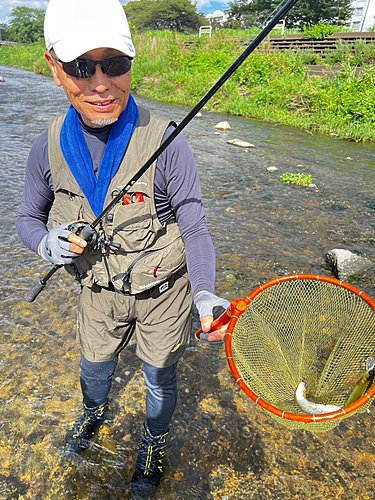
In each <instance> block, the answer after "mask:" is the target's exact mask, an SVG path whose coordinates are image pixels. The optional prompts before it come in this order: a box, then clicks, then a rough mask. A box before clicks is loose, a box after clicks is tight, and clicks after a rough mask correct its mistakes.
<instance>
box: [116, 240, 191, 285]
mask: <svg viewBox="0 0 375 500" xmlns="http://www.w3.org/2000/svg"><path fill="white" fill-rule="evenodd" d="M184 265H185V249H184V244H183V242H182V239H181V238H178V239H177V240H175V241H173V242H172V243H171V244H170V245H167V246H166V247H163V248H160V249H158V250H150V251H146V252H144V253H143V254H140V255H139V256H138V257H137V258H136V259H135V260H134V261H133V262H132V263H131V265H130V266H129V268H128V269H127V270H126V271H125V272H124V273H121V274H119V275H117V276H115V277H114V279H113V281H114V285H115V287H116V288H118V285H116V281H118V280H120V279H121V280H122V283H123V286H122V291H124V292H125V293H131V294H137V293H141V292H144V291H145V290H149V289H150V288H153V287H154V286H156V285H159V284H160V283H162V282H163V281H165V280H167V279H168V278H169V277H170V276H172V275H173V274H174V273H176V272H177V271H178V270H179V269H181V267H183V266H184Z"/></svg>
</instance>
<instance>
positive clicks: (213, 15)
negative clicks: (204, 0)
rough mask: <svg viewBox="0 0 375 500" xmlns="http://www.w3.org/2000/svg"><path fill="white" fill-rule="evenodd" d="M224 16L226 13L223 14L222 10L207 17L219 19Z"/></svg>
mask: <svg viewBox="0 0 375 500" xmlns="http://www.w3.org/2000/svg"><path fill="white" fill-rule="evenodd" d="M223 15H224V12H222V11H221V10H215V12H214V13H213V14H207V16H206V17H219V16H223Z"/></svg>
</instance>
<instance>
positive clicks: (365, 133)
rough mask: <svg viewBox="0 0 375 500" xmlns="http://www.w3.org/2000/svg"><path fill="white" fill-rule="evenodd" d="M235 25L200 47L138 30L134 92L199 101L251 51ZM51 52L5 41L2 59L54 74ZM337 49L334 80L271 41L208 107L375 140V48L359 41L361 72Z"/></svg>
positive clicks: (305, 57) (308, 58)
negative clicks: (309, 71)
mask: <svg viewBox="0 0 375 500" xmlns="http://www.w3.org/2000/svg"><path fill="white" fill-rule="evenodd" d="M228 31H231V30H219V31H217V32H215V33H214V36H213V37H212V38H208V37H206V38H201V39H197V40H196V43H194V44H193V45H191V44H187V43H186V42H187V41H188V40H189V39H190V38H191V37H189V36H185V35H181V34H178V33H172V32H169V31H164V32H156V31H154V32H147V33H143V34H139V35H135V36H134V43H135V46H136V51H137V55H136V57H135V59H134V63H133V69H132V92H134V93H137V94H139V95H142V96H145V97H148V98H151V99H155V100H158V101H163V102H168V103H174V104H183V105H186V106H191V107H193V106H194V105H195V104H197V102H198V101H199V100H200V99H201V98H202V97H203V96H204V95H205V94H206V92H207V91H208V90H209V89H210V88H211V87H212V85H213V84H214V83H215V82H216V81H217V80H218V79H219V78H220V76H221V75H222V74H223V73H224V71H226V69H227V68H229V66H230V65H231V64H232V63H233V62H234V60H235V59H236V58H237V57H238V56H239V55H240V54H241V53H242V51H243V50H244V48H243V46H241V45H240V44H239V43H238V39H242V40H243V39H244V32H243V31H241V30H238V32H237V35H238V37H239V38H238V39H237V38H233V36H232V35H231V33H228ZM240 35H241V36H240ZM246 35H247V36H250V35H249V33H246ZM362 49H364V47H363V44H362ZM44 50H45V49H44V46H43V45H42V44H41V43H40V44H34V45H29V46H15V47H11V46H3V47H1V49H0V64H6V65H17V66H21V67H24V68H25V69H29V70H33V71H35V72H38V73H43V74H49V69H48V66H47V63H46V62H45V60H44V55H43V54H44ZM337 51H338V52H341V54H342V55H343V57H342V60H341V61H337V60H335V61H336V62H335V64H340V65H341V66H342V71H341V73H339V74H336V75H335V76H334V77H333V78H328V77H314V78H310V77H307V76H306V75H305V72H304V68H305V65H306V64H312V63H322V61H321V60H320V59H319V57H317V56H316V55H315V54H313V53H311V52H308V51H304V52H298V51H297V52H295V51H285V52H276V51H271V50H269V43H268V42H267V41H265V42H263V44H262V46H261V47H260V48H259V49H258V50H256V51H255V52H254V53H253V54H251V56H250V57H249V58H248V59H247V60H246V61H245V62H244V63H243V64H242V65H241V66H240V67H239V68H238V69H237V71H236V72H235V73H234V74H233V75H232V77H231V78H230V79H229V80H228V81H227V82H226V83H225V84H224V85H223V87H222V88H221V89H220V90H219V91H218V92H217V93H216V94H215V95H214V96H213V97H212V98H211V99H210V101H208V103H207V104H206V109H208V110H211V111H217V112H224V113H228V114H231V115H239V116H245V117H253V118H260V119H262V120H265V121H269V122H274V123H280V124H285V125H291V126H295V127H300V128H304V129H306V130H309V131H320V132H323V133H335V134H337V135H338V136H339V137H342V138H346V139H351V140H355V141H374V140H375V127H374V123H375V107H374V105H373V103H374V102H375V85H374V84H375V67H374V65H373V64H372V65H371V62H372V58H373V57H374V53H375V49H374V48H371V47H367V48H366V54H364V51H363V50H362V52H361V47H360V44H359V45H358V47H357V49H356V52H355V54H354V55H352V56H351V57H355V58H356V59H355V60H354V62H358V59H359V58H362V62H366V59H365V58H366V57H368V58H369V59H368V63H369V65H368V66H367V67H364V69H363V71H362V72H358V71H356V66H357V64H353V60H351V59H350V58H349V57H348V52H347V50H346V48H345V47H341V46H340V45H339V46H338V49H337ZM336 56H337V54H336ZM336 56H335V57H336ZM337 57H338V56H337Z"/></svg>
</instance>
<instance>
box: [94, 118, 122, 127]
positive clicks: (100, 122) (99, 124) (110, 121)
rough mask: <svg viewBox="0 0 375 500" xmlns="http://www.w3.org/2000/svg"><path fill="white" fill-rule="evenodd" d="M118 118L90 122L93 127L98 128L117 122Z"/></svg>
mask: <svg viewBox="0 0 375 500" xmlns="http://www.w3.org/2000/svg"><path fill="white" fill-rule="evenodd" d="M117 120H118V118H102V119H100V120H90V121H91V123H92V124H93V125H98V126H99V127H105V126H106V125H112V124H113V123H115V122H117Z"/></svg>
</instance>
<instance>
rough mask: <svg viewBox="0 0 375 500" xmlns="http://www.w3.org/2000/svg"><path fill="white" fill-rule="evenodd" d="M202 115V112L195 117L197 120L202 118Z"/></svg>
mask: <svg viewBox="0 0 375 500" xmlns="http://www.w3.org/2000/svg"><path fill="white" fill-rule="evenodd" d="M202 116H203V115H202V113H201V112H200V111H198V113H197V114H196V115H195V118H202Z"/></svg>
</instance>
